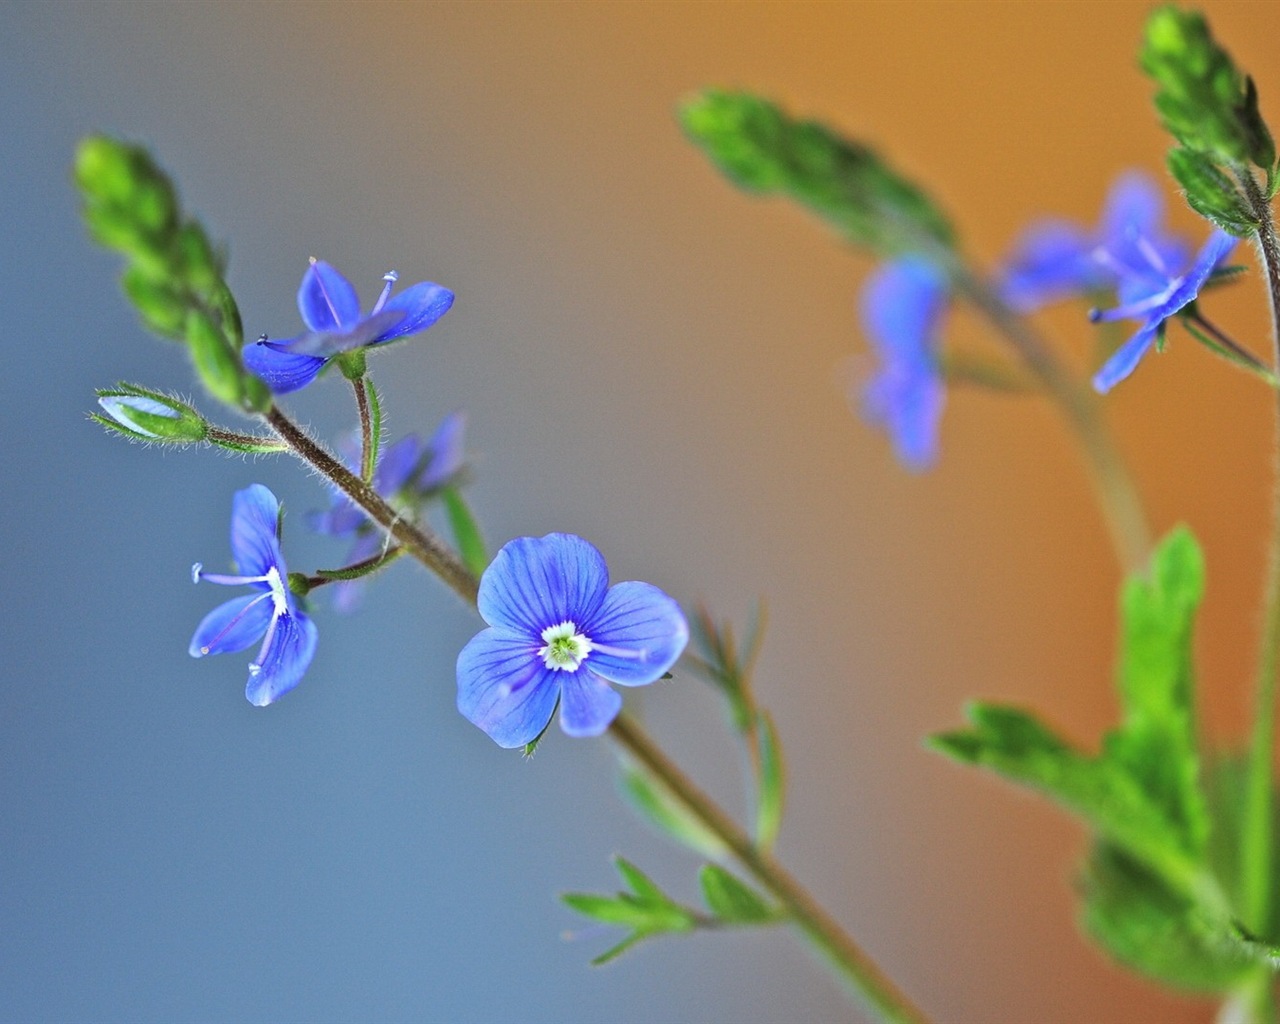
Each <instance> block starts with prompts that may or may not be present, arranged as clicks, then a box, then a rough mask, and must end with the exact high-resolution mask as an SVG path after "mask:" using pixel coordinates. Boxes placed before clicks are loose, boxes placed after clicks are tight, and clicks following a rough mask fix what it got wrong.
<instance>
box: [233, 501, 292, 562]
mask: <svg viewBox="0 0 1280 1024" xmlns="http://www.w3.org/2000/svg"><path fill="white" fill-rule="evenodd" d="M279 517H280V503H279V502H278V501H276V496H275V495H274V494H272V493H271V491H269V490H268V489H267V488H266V487H263V486H262V484H250V485H249V486H248V487H246V488H245V489H244V490H243V491H236V493H235V497H234V498H232V499H231V556H232V557H233V558H234V559H235V561H236V568H237V569H239V571H240V574H241V575H242V576H265V575H266V574H267V570H268V569H271V568H273V567H274V568H275V569H276V570H278V571H279V573H280V578H281V579H284V577H285V575H286V573H285V568H284V559H283V558H282V557H281V555H280V541H279V539H278V538H277V535H276V530H277V528H278V526H279V522H280V518H279Z"/></svg>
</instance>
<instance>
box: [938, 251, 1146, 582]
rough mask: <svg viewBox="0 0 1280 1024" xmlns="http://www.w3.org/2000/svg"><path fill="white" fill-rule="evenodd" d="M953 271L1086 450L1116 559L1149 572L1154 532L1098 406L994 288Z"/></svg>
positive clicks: (960, 289) (1127, 566) (962, 270)
mask: <svg viewBox="0 0 1280 1024" xmlns="http://www.w3.org/2000/svg"><path fill="white" fill-rule="evenodd" d="M950 270H951V277H952V281H953V282H954V283H955V287H956V290H957V291H958V292H959V293H960V294H961V295H963V296H965V298H967V299H968V300H969V301H970V302H972V303H973V304H974V305H975V306H976V307H977V308H978V310H979V311H980V312H981V313H982V314H983V315H984V316H985V317H986V318H987V320H989V321H990V322H991V324H992V326H994V327H995V328H996V329H997V330H998V331H999V332H1000V333H1001V334H1003V335H1004V336H1005V337H1006V338H1008V339H1009V341H1010V342H1011V343H1012V344H1013V347H1014V348H1015V349H1016V350H1017V351H1018V354H1019V355H1020V356H1021V357H1022V359H1023V361H1024V362H1025V363H1026V364H1027V368H1028V369H1029V370H1030V371H1031V372H1032V374H1034V375H1035V377H1037V378H1038V379H1039V380H1040V382H1041V383H1042V384H1043V385H1044V387H1045V389H1046V390H1047V391H1048V392H1049V394H1050V396H1051V397H1052V398H1053V399H1054V400H1055V401H1056V402H1057V403H1058V405H1059V406H1060V407H1061V409H1062V412H1063V414H1064V415H1065V416H1066V418H1067V422H1068V424H1070V426H1071V428H1072V429H1073V430H1074V431H1075V433H1076V436H1077V437H1078V438H1079V440H1080V444H1081V447H1082V448H1083V450H1084V455H1085V462H1086V464H1087V466H1088V469H1089V475H1090V478H1091V479H1092V480H1093V485H1094V488H1095V490H1096V491H1097V493H1098V499H1099V502H1100V504H1101V505H1102V511H1103V515H1104V516H1105V518H1106V521H1107V528H1108V530H1109V531H1110V534H1111V540H1112V544H1113V545H1114V547H1115V551H1116V557H1117V558H1118V559H1119V560H1120V564H1121V566H1122V567H1123V568H1124V570H1125V572H1126V573H1128V574H1134V573H1140V572H1145V571H1146V568H1147V560H1148V557H1149V555H1150V553H1151V531H1150V530H1149V529H1148V527H1147V520H1146V514H1145V513H1144V512H1143V509H1142V502H1141V499H1140V498H1139V497H1138V490H1137V487H1136V486H1135V485H1134V482H1133V478H1132V477H1131V476H1130V475H1129V471H1128V469H1127V468H1126V466H1125V464H1124V460H1123V459H1121V457H1120V453H1119V452H1118V451H1117V450H1116V448H1115V445H1114V444H1113V443H1112V440H1111V435H1110V433H1109V432H1108V431H1107V428H1106V425H1105V424H1104V423H1103V421H1102V417H1101V415H1100V414H1099V409H1098V403H1097V401H1096V400H1095V398H1094V397H1093V395H1092V394H1090V393H1089V392H1088V391H1086V390H1085V389H1084V388H1082V387H1081V386H1080V385H1079V384H1078V383H1077V382H1076V381H1074V380H1073V379H1072V378H1071V376H1070V375H1069V374H1068V373H1067V372H1066V370H1065V369H1064V368H1063V367H1062V366H1061V365H1059V363H1058V361H1057V359H1055V358H1054V356H1053V353H1052V351H1051V350H1050V348H1049V346H1048V345H1046V344H1045V342H1044V341H1043V339H1041V337H1040V335H1039V334H1037V333H1036V331H1035V330H1034V329H1033V328H1032V327H1031V325H1030V324H1028V323H1027V322H1026V320H1025V319H1024V318H1022V317H1020V316H1018V315H1017V314H1016V313H1014V312H1013V311H1012V310H1011V309H1009V307H1008V306H1006V305H1005V304H1004V302H1003V301H1001V299H1000V297H999V296H998V295H996V293H995V292H994V291H993V290H992V288H991V287H990V285H988V284H987V283H986V282H984V281H982V280H980V279H979V278H978V277H976V276H975V275H973V274H972V273H971V272H970V271H969V270H968V269H966V268H965V267H963V266H961V265H959V264H957V263H953V264H952V265H951V267H950Z"/></svg>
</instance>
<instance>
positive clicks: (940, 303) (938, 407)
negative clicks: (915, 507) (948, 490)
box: [862, 256, 947, 470]
mask: <svg viewBox="0 0 1280 1024" xmlns="http://www.w3.org/2000/svg"><path fill="white" fill-rule="evenodd" d="M946 305H947V278H946V275H945V274H943V272H942V271H941V270H940V269H938V267H936V266H935V265H934V264H932V263H930V262H929V261H927V260H924V259H921V258H919V257H916V256H908V257H905V258H903V259H899V260H895V261H894V262H892V263H886V264H884V265H883V266H881V267H880V268H879V269H877V270H876V271H875V273H873V274H872V275H871V277H870V278H869V279H868V280H867V283H866V285H865V286H864V287H863V291H862V323H863V327H864V328H865V329H866V332H867V335H868V336H869V337H870V339H871V343H872V346H873V347H874V348H875V350H876V353H877V355H879V357H880V362H881V368H880V370H879V372H878V373H876V374H875V375H874V376H873V377H872V378H871V379H870V380H869V381H868V382H867V384H866V388H865V389H864V391H863V396H862V398H863V415H864V416H865V417H866V419H867V420H868V421H869V422H871V423H872V424H874V425H876V426H881V427H884V428H885V429H886V430H887V431H888V432H889V437H890V438H891V439H892V441H893V445H894V448H895V449H896V450H897V453H898V458H899V460H900V461H901V462H903V463H904V464H905V465H906V466H907V467H908V468H909V469H915V470H922V469H926V468H928V467H929V466H930V465H932V464H933V461H934V459H935V458H936V457H937V451H938V421H939V419H940V418H941V416H942V405H943V401H944V399H945V397H946V392H945V389H944V387H943V383H942V377H941V374H940V373H939V369H938V322H939V321H940V320H941V318H942V313H943V311H944V310H945V309H946Z"/></svg>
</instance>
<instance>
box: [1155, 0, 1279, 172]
mask: <svg viewBox="0 0 1280 1024" xmlns="http://www.w3.org/2000/svg"><path fill="white" fill-rule="evenodd" d="M1141 63H1142V69H1143V70H1144V71H1145V72H1146V73H1147V74H1148V75H1150V76H1151V77H1152V78H1153V79H1154V80H1155V83H1156V86H1157V92H1156V98H1155V104H1156V111H1157V112H1158V113H1159V115H1160V120H1161V123H1163V125H1164V127H1165V128H1166V130H1168V132H1169V133H1170V134H1171V135H1173V137H1174V138H1175V139H1177V140H1178V141H1179V142H1180V143H1182V145H1183V146H1185V147H1186V148H1187V149H1190V150H1193V151H1194V152H1197V153H1203V154H1205V155H1206V156H1208V157H1209V158H1211V159H1212V160H1214V161H1216V162H1218V163H1224V164H1232V165H1236V166H1239V165H1244V164H1250V163H1252V164H1254V165H1255V166H1257V167H1260V168H1261V169H1263V170H1264V171H1266V172H1267V174H1268V175H1270V174H1271V173H1272V171H1273V170H1274V169H1275V163H1276V147H1275V142H1274V141H1273V140H1272V138H1271V132H1270V131H1269V130H1268V128H1267V126H1266V124H1265V123H1264V122H1263V120H1262V115H1261V114H1260V113H1259V111H1258V93H1257V89H1256V88H1254V84H1253V80H1252V79H1251V78H1249V77H1248V76H1247V75H1245V74H1243V73H1242V72H1241V71H1240V70H1239V69H1237V68H1236V66H1235V63H1234V62H1233V61H1232V60H1231V55H1230V54H1229V53H1227V51H1226V50H1224V49H1223V48H1222V47H1221V46H1219V45H1218V43H1217V41H1216V40H1215V39H1214V38H1213V33H1212V32H1210V31H1209V24H1208V22H1207V21H1206V20H1205V18H1204V15H1203V14H1201V13H1199V12H1198V11H1182V10H1179V9H1178V8H1176V7H1173V6H1167V7H1161V8H1159V9H1157V10H1156V11H1154V12H1153V13H1152V14H1151V17H1150V18H1148V19H1147V25H1146V30H1145V32H1144V35H1143V43H1142V54H1141Z"/></svg>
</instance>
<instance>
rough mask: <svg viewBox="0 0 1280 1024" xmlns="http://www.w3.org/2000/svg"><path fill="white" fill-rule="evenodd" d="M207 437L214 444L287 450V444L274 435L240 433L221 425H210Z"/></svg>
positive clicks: (263, 449) (262, 449)
mask: <svg viewBox="0 0 1280 1024" xmlns="http://www.w3.org/2000/svg"><path fill="white" fill-rule="evenodd" d="M208 439H209V440H210V441H212V442H213V443H214V444H221V445H229V446H235V447H243V448H252V449H255V450H261V451H264V452H265V451H266V450H268V449H270V450H271V451H277V452H287V451H288V450H289V446H288V445H287V444H286V443H285V442H284V441H280V440H277V439H276V438H274V437H269V436H265V435H263V434H242V433H240V432H239V431H238V430H225V429H223V428H222V427H210V428H209V434H208Z"/></svg>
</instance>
